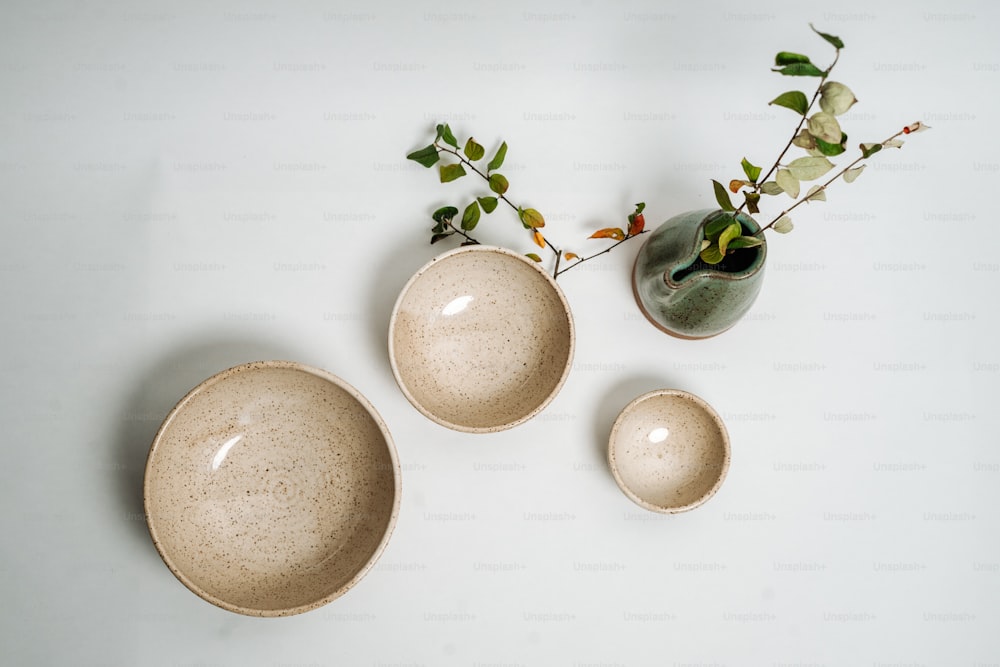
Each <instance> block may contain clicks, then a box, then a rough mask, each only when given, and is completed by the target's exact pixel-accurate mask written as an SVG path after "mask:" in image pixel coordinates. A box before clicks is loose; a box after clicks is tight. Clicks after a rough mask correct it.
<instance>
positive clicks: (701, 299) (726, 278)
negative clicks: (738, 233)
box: [632, 209, 767, 338]
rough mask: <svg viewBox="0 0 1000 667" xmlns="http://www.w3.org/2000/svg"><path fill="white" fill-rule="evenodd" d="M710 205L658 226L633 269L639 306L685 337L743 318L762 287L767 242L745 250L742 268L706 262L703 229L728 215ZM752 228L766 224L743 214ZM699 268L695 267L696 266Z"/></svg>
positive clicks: (714, 331) (665, 328) (659, 324)
mask: <svg viewBox="0 0 1000 667" xmlns="http://www.w3.org/2000/svg"><path fill="white" fill-rule="evenodd" d="M722 214H723V212H722V211H720V210H712V209H705V210H701V211H691V212H689V213H684V214H682V215H678V216H675V217H673V218H671V219H670V220H667V221H666V222H664V223H663V224H662V225H660V226H659V227H657V228H656V230H654V231H653V233H652V234H650V235H649V239H648V240H647V241H646V242H645V243H644V244H643V245H642V248H640V249H639V253H638V255H637V256H636V260H635V267H634V268H633V270H632V289H633V291H634V292H635V299H636V302H637V303H638V305H639V309H640V310H641V311H642V312H643V314H644V315H645V316H646V318H647V319H648V320H649V321H650V322H652V323H653V324H654V325H655V326H657V327H658V328H659V329H661V330H662V331H665V332H666V333H669V334H671V335H674V336H677V337H679V338H709V337H711V336H715V335H717V334H720V333H722V332H723V331H725V330H726V329H728V328H730V327H731V326H733V325H734V324H736V322H738V321H739V319H740V318H741V317H743V316H744V315H745V314H746V312H747V311H748V310H750V306H752V305H753V302H754V300H755V299H756V298H757V293H758V292H760V286H761V282H762V280H763V278H764V261H765V259H766V258H767V244H766V243H765V244H764V245H762V246H759V247H757V248H753V249H748V250H744V251H740V253H749V254H748V255H744V256H746V257H749V258H751V260H750V261H746V262H742V263H740V265H739V267H738V270H736V271H719V270H716V269H713V268H711V267H710V266H709V265H704V266H700V264H702V263H701V261H700V259H699V257H698V253H699V252H700V251H701V239H702V228H703V227H704V226H705V224H706V223H708V222H710V221H711V220H713V219H715V218H716V217H717V216H719V215H722ZM738 219H739V221H740V223H741V224H742V225H743V227H744V229H745V230H746V231H745V233H751V234H752V233H753V232H756V231H758V230H759V229H760V227H759V226H758V225H757V223H756V222H755V221H754V220H753V219H752V218H750V217H748V216H746V215H743V214H742V213H741V214H739V216H738ZM692 269H694V270H692Z"/></svg>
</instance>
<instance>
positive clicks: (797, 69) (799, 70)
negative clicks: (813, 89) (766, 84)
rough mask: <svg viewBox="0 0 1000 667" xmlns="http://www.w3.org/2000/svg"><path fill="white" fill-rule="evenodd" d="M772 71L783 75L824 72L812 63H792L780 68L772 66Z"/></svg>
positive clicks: (811, 74) (817, 74)
mask: <svg viewBox="0 0 1000 667" xmlns="http://www.w3.org/2000/svg"><path fill="white" fill-rule="evenodd" d="M771 71H772V72H778V73H780V74H783V75H784V76H823V75H824V74H825V72H824V71H823V70H821V69H820V68H818V67H816V66H815V65H813V64H812V63H792V64H791V65H785V66H784V67H781V68H772V69H771Z"/></svg>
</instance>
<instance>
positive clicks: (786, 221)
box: [772, 215, 795, 234]
mask: <svg viewBox="0 0 1000 667" xmlns="http://www.w3.org/2000/svg"><path fill="white" fill-rule="evenodd" d="M772 228H773V229H774V231H776V232H778V233H779V234H787V233H788V232H790V231H792V229H794V228H795V225H793V224H792V219H791V218H789V217H788V216H787V215H783V216H781V217H780V218H778V221H777V222H775V223H774V225H772Z"/></svg>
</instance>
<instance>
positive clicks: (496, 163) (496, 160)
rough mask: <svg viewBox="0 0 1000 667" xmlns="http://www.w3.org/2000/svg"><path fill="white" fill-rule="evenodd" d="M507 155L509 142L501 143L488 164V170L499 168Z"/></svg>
mask: <svg viewBox="0 0 1000 667" xmlns="http://www.w3.org/2000/svg"><path fill="white" fill-rule="evenodd" d="M505 157H507V142H506V141H505V142H503V143H502V144H500V148H498V149H497V154H496V155H494V156H493V159H492V160H490V163H489V164H487V165H486V169H487V170H488V171H493V170H494V169H499V168H500V166H501V165H502V164H503V160H504V158H505Z"/></svg>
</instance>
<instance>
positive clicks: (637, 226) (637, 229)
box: [628, 213, 646, 236]
mask: <svg viewBox="0 0 1000 667" xmlns="http://www.w3.org/2000/svg"><path fill="white" fill-rule="evenodd" d="M645 226H646V218H644V217H643V216H642V213H639V214H638V215H630V216H629V217H628V235H629V236H635V235H636V234H641V233H642V230H643V228H644V227H645Z"/></svg>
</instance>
